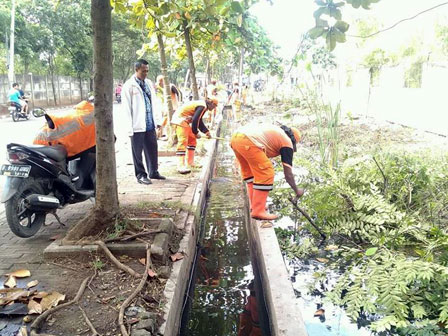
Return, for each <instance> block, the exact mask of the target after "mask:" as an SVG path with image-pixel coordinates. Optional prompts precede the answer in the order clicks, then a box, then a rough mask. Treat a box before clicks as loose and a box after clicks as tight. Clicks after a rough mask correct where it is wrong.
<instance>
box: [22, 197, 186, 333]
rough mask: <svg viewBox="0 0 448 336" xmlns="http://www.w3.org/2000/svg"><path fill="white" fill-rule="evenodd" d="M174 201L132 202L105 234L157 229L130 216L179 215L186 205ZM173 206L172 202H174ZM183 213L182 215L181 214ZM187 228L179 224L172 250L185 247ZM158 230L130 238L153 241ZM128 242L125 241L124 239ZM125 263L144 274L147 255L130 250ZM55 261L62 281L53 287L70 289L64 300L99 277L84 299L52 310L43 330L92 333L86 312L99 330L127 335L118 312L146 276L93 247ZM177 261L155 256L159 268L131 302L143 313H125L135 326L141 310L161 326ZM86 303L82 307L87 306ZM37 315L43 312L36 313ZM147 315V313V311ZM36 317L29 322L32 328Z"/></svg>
mask: <svg viewBox="0 0 448 336" xmlns="http://www.w3.org/2000/svg"><path fill="white" fill-rule="evenodd" d="M169 206H170V205H163V204H162V206H160V207H158V208H157V209H155V208H154V209H148V204H143V205H138V206H133V207H127V208H125V209H123V211H122V214H123V218H122V220H121V221H118V222H117V224H116V226H115V228H112V229H111V230H110V231H108V232H104V233H103V236H102V237H101V239H111V238H120V237H127V236H129V235H133V234H136V233H139V232H142V231H143V230H154V229H157V227H158V224H159V221H154V222H152V223H151V222H147V221H142V222H141V223H139V222H134V221H133V222H131V221H130V220H129V219H135V218H143V219H145V218H152V219H154V218H173V219H174V221H176V219H180V218H181V217H182V215H183V211H182V210H180V209H176V208H173V207H171V208H170V207H169ZM171 206H172V205H171ZM176 214H177V215H176ZM183 235H184V233H183V231H182V230H179V229H177V228H175V229H174V233H173V235H172V237H171V240H170V242H169V251H167V255H168V256H171V255H173V254H175V253H176V252H177V250H178V248H179V242H180V240H181V239H182V237H183ZM153 238H154V235H151V236H144V237H138V238H136V239H132V240H130V242H132V243H135V242H141V243H147V244H151V243H152V240H153ZM120 243H122V242H120ZM117 258H118V260H119V261H120V262H121V263H123V264H124V265H126V266H128V267H130V268H132V269H133V270H134V271H136V272H138V273H139V274H143V273H144V272H145V258H143V259H139V258H134V257H129V256H120V257H117ZM51 263H52V264H53V265H56V266H58V267H60V269H61V274H62V275H63V276H61V282H60V283H59V284H58V286H57V287H56V288H51V291H57V292H59V293H61V294H64V295H65V297H66V299H65V301H61V302H60V303H59V304H62V303H64V302H67V301H69V300H72V299H73V298H74V297H75V296H76V294H77V292H78V290H79V288H80V284H81V283H82V282H83V280H85V279H86V278H90V277H92V276H93V278H92V279H91V280H90V281H89V282H88V285H87V287H86V289H85V291H84V293H83V295H82V297H81V299H80V301H79V304H72V305H70V306H69V307H66V308H63V309H61V310H59V311H57V312H55V313H54V314H52V315H50V316H49V318H47V320H46V321H45V322H44V323H42V325H41V328H40V331H39V332H40V333H44V334H49V335H70V336H72V335H73V336H74V335H92V330H91V328H89V326H88V324H87V322H86V319H85V317H84V315H83V313H82V310H83V311H84V312H85V314H86V316H87V317H88V319H89V320H90V322H91V324H92V325H93V326H94V328H95V329H96V331H97V332H98V333H99V334H101V335H121V333H120V330H119V327H118V313H119V310H120V306H121V305H122V303H123V301H125V300H126V299H127V298H128V297H129V296H130V294H131V293H132V292H134V291H135V289H136V287H137V286H138V284H139V282H140V278H134V277H133V276H131V275H130V274H129V273H127V272H125V271H122V270H120V269H118V268H117V266H116V265H115V264H114V263H113V262H111V260H110V259H109V258H108V257H107V256H106V255H105V254H103V253H92V254H90V255H89V256H84V257H81V256H80V257H77V258H61V259H57V260H54V261H52V262H51ZM172 264H173V261H172V260H170V258H168V261H167V262H166V264H162V262H161V261H157V260H152V265H151V267H150V269H151V270H152V271H153V272H154V273H151V274H149V278H148V280H147V282H146V284H145V286H144V288H143V290H142V291H141V292H140V293H139V295H137V297H136V298H135V299H134V300H133V301H132V302H131V304H130V305H129V307H132V308H131V311H132V310H134V311H138V312H139V313H138V314H132V313H129V314H128V315H129V316H127V315H126V314H127V313H125V319H124V320H125V324H126V325H127V326H128V330H130V328H131V326H132V325H136V324H138V323H139V322H140V321H141V320H142V319H143V318H142V317H141V314H142V313H144V314H146V315H148V314H151V315H150V316H151V318H153V319H154V321H155V324H154V325H155V328H158V327H159V326H160V324H161V323H162V322H163V321H162V309H163V306H164V297H163V290H164V288H165V284H166V282H167V281H168V280H167V279H168V277H169V275H170V270H171V266H172ZM81 309H82V310H81ZM30 317H31V319H32V320H34V319H35V318H36V317H37V315H30ZM145 319H147V317H145ZM30 325H31V323H28V330H29V327H30Z"/></svg>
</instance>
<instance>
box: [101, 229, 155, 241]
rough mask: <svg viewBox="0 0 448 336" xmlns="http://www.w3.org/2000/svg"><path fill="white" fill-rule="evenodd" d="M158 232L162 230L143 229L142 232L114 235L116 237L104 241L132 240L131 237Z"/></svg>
mask: <svg viewBox="0 0 448 336" xmlns="http://www.w3.org/2000/svg"><path fill="white" fill-rule="evenodd" d="M160 232H162V231H161V230H149V231H143V232H139V233H134V234H133V235H130V236H126V237H116V238H110V239H106V240H105V241H104V242H105V243H110V242H114V241H128V240H132V239H135V238H138V237H143V236H147V235H150V234H156V233H160Z"/></svg>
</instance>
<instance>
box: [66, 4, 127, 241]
mask: <svg viewBox="0 0 448 336" xmlns="http://www.w3.org/2000/svg"><path fill="white" fill-rule="evenodd" d="M91 6H92V7H91V18H92V26H93V46H94V68H95V73H94V89H95V125H96V158H97V160H96V172H97V178H96V202H95V207H94V208H93V209H92V211H91V212H90V213H89V214H88V215H87V216H86V217H85V218H84V219H82V220H81V221H80V222H78V223H77V224H76V225H75V226H74V227H73V228H72V229H71V230H70V231H69V232H68V234H67V236H66V237H65V239H64V240H65V242H66V243H67V242H73V241H78V240H79V239H81V238H83V237H86V236H92V235H96V234H98V233H99V232H101V231H103V230H104V229H105V228H106V227H107V226H109V225H112V224H113V223H114V222H115V219H116V218H117V216H118V213H119V204H118V192H117V177H116V175H117V171H116V161H115V139H114V131H113V129H114V125H113V114H112V108H113V100H112V99H113V97H112V96H113V94H112V93H113V67H112V33H111V31H112V29H111V12H112V8H111V5H110V0H92V4H91Z"/></svg>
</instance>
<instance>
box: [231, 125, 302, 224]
mask: <svg viewBox="0 0 448 336" xmlns="http://www.w3.org/2000/svg"><path fill="white" fill-rule="evenodd" d="M299 141H300V132H299V131H298V130H297V129H296V128H294V127H292V128H289V127H287V126H283V125H282V126H275V125H267V124H262V125H251V124H249V125H246V126H243V127H241V128H240V129H238V130H237V131H235V133H234V134H233V135H232V140H231V141H230V145H231V147H232V149H233V151H234V152H235V155H236V158H237V159H238V162H239V163H240V167H241V175H242V177H243V180H244V181H245V182H246V188H247V194H248V196H249V202H250V207H251V217H252V218H254V219H260V220H273V219H276V218H277V216H276V215H274V214H269V213H268V212H266V200H267V198H268V194H269V191H270V190H272V189H273V184H274V167H273V165H272V162H271V160H269V158H273V157H276V156H279V155H280V156H281V160H282V165H283V171H284V174H285V179H286V182H288V184H289V185H290V186H291V188H292V190H294V192H295V193H296V195H297V197H301V196H302V195H303V193H304V190H303V189H301V188H297V186H296V183H295V181H294V175H293V173H292V160H293V153H294V152H295V151H296V150H297V148H296V146H297V145H296V144H297V143H298V142H299Z"/></svg>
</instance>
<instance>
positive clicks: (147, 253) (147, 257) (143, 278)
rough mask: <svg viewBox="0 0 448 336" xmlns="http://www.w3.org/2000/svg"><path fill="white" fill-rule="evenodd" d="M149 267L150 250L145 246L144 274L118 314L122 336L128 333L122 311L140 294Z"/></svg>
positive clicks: (126, 335) (127, 335)
mask: <svg viewBox="0 0 448 336" xmlns="http://www.w3.org/2000/svg"><path fill="white" fill-rule="evenodd" d="M150 265H151V250H150V248H149V245H146V267H145V273H144V274H143V276H142V279H141V280H140V283H139V284H138V286H137V288H136V289H135V291H134V292H133V293H132V294H131V295H130V296H129V297H128V298H127V299H126V300H124V302H123V304H122V305H121V307H120V312H119V314H118V325H119V326H120V331H121V334H122V335H123V336H129V333H128V331H127V330H126V327H125V325H124V322H123V319H124V310H125V309H126V308H127V306H129V304H130V303H131V301H132V300H133V299H134V298H135V297H136V296H137V295H138V293H140V292H141V290H142V289H143V286H144V285H145V283H146V279H147V278H148V271H149V266H150Z"/></svg>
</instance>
